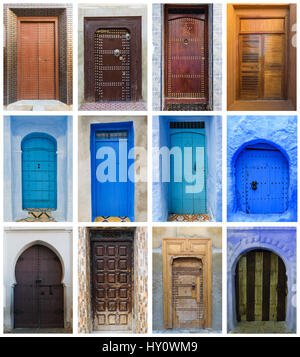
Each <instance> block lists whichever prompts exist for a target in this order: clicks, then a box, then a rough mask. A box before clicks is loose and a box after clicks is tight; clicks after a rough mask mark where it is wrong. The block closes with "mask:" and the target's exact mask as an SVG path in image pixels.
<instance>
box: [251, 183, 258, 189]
mask: <svg viewBox="0 0 300 357" xmlns="http://www.w3.org/2000/svg"><path fill="white" fill-rule="evenodd" d="M251 188H252V190H253V191H256V190H257V181H252V182H251Z"/></svg>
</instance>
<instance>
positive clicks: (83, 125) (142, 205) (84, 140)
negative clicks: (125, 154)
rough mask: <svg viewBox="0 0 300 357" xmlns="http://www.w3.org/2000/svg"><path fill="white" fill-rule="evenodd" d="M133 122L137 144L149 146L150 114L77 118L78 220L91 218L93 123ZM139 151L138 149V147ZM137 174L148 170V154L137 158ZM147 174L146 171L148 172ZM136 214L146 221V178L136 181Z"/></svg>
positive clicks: (138, 220)
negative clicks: (140, 158) (139, 158)
mask: <svg viewBox="0 0 300 357" xmlns="http://www.w3.org/2000/svg"><path fill="white" fill-rule="evenodd" d="M130 121H131V122H133V129H134V146H135V148H137V147H143V148H145V149H146V150H147V117H143V116H121V117H116V116H115V117H111V116H103V117H97V116H82V117H79V118H78V160H79V161H78V175H79V177H78V220H79V221H80V222H90V221H91V219H92V209H91V207H92V203H91V153H90V131H91V124H96V123H121V122H130ZM135 151H136V149H135ZM134 168H135V178H137V177H138V176H139V175H140V173H141V172H142V171H145V170H147V158H145V160H138V161H137V160H136V161H135V167H134ZM146 178H147V175H146ZM134 187H135V188H134V195H135V198H134V215H135V221H136V222H146V221H147V182H136V183H135V184H134Z"/></svg>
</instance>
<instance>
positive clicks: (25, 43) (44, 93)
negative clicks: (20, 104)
mask: <svg viewBox="0 0 300 357" xmlns="http://www.w3.org/2000/svg"><path fill="white" fill-rule="evenodd" d="M57 57H58V50H57V19H56V18H47V17H45V18H20V19H19V22H18V99H19V100H22V99H28V100H38V99H40V100H43V99H44V100H47V99H48V100H51V99H58V66H57Z"/></svg>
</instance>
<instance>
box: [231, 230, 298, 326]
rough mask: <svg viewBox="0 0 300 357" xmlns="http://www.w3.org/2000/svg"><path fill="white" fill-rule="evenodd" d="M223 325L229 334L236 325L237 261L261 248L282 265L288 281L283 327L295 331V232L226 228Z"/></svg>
mask: <svg viewBox="0 0 300 357" xmlns="http://www.w3.org/2000/svg"><path fill="white" fill-rule="evenodd" d="M227 239H228V244H227V324H228V330H229V331H233V330H234V329H235V326H236V324H237V318H236V310H235V306H236V297H235V269H236V265H237V262H238V261H239V258H240V257H241V256H242V255H243V254H245V253H246V252H248V251H250V250H255V249H264V250H269V251H271V252H273V253H275V254H277V255H278V256H279V257H280V258H281V259H282V260H283V262H284V264H285V267H286V274H287V279H288V295H287V312H286V324H287V328H288V329H289V330H291V331H296V305H295V303H296V280H297V262H296V229H295V228H285V227H284V228H253V229H252V228H245V229H241V228H230V229H228V233H227Z"/></svg>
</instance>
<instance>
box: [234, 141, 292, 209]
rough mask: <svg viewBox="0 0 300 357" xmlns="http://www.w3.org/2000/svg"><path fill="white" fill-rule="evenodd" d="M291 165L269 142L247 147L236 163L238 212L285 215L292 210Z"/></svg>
mask: <svg viewBox="0 0 300 357" xmlns="http://www.w3.org/2000/svg"><path fill="white" fill-rule="evenodd" d="M288 187H289V166H288V161H287V159H286V158H285V156H284V155H283V154H282V153H281V152H280V150H278V149H277V148H276V147H274V146H272V145H269V144H267V143H258V144H255V145H249V146H247V147H246V148H245V149H244V150H243V151H242V152H241V153H240V154H239V156H238V158H237V162H236V194H237V204H238V209H239V210H241V211H243V212H245V213H249V214H250V213H260V214H264V213H265V214H267V213H269V214H270V213H283V212H284V211H286V210H287V209H288Z"/></svg>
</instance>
